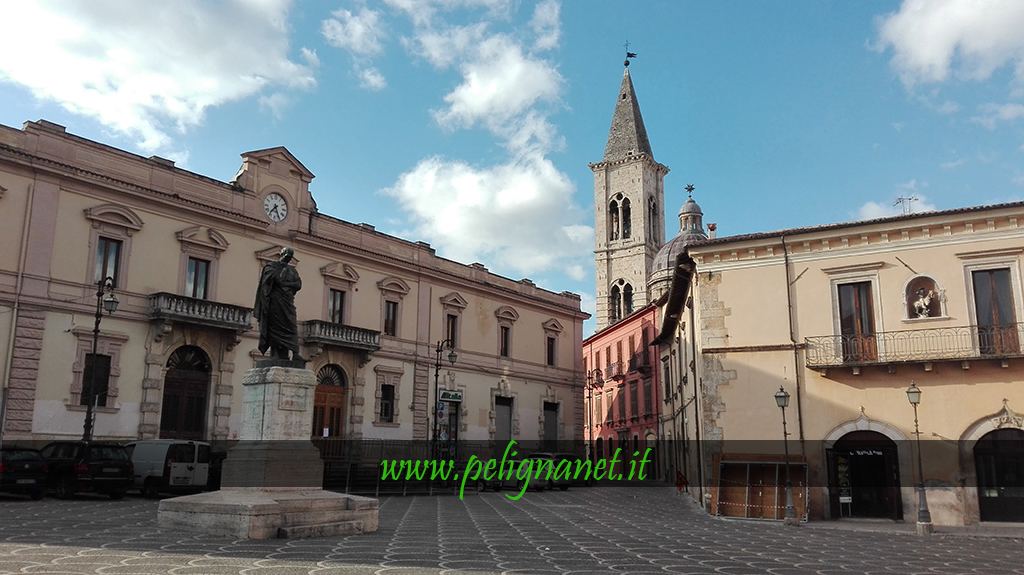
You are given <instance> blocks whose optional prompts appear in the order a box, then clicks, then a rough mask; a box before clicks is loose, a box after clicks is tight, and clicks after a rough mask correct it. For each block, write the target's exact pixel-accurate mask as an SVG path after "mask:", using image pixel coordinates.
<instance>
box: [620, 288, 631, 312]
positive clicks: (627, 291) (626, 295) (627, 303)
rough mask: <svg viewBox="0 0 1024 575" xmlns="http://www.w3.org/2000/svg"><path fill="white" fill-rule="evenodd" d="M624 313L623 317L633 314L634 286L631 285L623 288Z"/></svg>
mask: <svg viewBox="0 0 1024 575" xmlns="http://www.w3.org/2000/svg"><path fill="white" fill-rule="evenodd" d="M622 312H623V315H622V317H626V316H628V315H630V314H632V313H633V286H631V285H629V284H626V287H624V288H622Z"/></svg>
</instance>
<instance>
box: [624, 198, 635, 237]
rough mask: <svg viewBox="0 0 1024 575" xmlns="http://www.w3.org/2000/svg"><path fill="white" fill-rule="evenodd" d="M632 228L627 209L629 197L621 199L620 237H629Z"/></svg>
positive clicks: (630, 215) (630, 216)
mask: <svg viewBox="0 0 1024 575" xmlns="http://www.w3.org/2000/svg"><path fill="white" fill-rule="evenodd" d="M632 230H633V222H632V214H631V213H630V209H629V199H628V198H627V199H624V200H622V239H626V238H628V237H629V235H630V233H631V232H632Z"/></svg>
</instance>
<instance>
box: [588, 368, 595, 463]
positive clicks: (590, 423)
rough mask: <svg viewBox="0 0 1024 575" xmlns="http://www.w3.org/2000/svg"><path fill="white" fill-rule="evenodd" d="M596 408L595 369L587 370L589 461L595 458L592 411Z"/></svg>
mask: <svg viewBox="0 0 1024 575" xmlns="http://www.w3.org/2000/svg"><path fill="white" fill-rule="evenodd" d="M593 410H594V370H590V371H588V372H587V433H588V434H589V435H590V437H589V438H588V441H587V461H593V460H594V456H593V453H594V426H593V421H594V418H593V416H592V415H591V413H590V412H591V411H593Z"/></svg>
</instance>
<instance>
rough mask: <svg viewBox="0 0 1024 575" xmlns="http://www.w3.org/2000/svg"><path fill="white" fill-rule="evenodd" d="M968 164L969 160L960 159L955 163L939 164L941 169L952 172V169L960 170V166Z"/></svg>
mask: <svg viewBox="0 0 1024 575" xmlns="http://www.w3.org/2000/svg"><path fill="white" fill-rule="evenodd" d="M966 163H967V158H960V159H959V160H956V161H953V162H945V163H942V164H939V167H940V168H942V169H943V170H950V169H953V168H959V167H960V166H962V165H964V164H966Z"/></svg>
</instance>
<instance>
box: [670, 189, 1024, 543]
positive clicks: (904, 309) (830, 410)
mask: <svg viewBox="0 0 1024 575" xmlns="http://www.w3.org/2000/svg"><path fill="white" fill-rule="evenodd" d="M1022 254H1024V203H1014V204H1003V205H995V206H982V207H973V208H965V209H957V210H948V211H939V212H927V213H921V214H909V215H904V216H897V217H890V218H883V219H878V220H870V221H864V222H854V223H843V224H834V225H825V226H818V227H812V228H802V229H793V230H783V231H778V232H771V233H761V234H751V235H746V236H735V237H725V238H717V239H707V240H704V241H697V242H694V243H691V244H690V245H688V246H686V249H685V250H683V251H681V252H680V253H679V254H678V256H677V258H676V261H675V262H674V266H673V268H672V269H673V279H672V283H671V287H670V288H669V289H668V290H667V291H666V292H665V294H664V297H663V298H662V299H661V300H660V303H661V305H662V317H661V320H662V326H661V327H662V333H661V336H660V337H659V339H658V341H657V343H658V344H659V345H660V349H661V360H662V364H663V366H664V367H665V371H664V373H665V378H666V380H667V382H668V383H667V385H666V388H667V389H669V388H671V390H673V393H676V394H677V395H678V396H679V397H680V398H681V401H682V403H683V405H684V406H685V409H683V410H682V412H681V413H680V415H679V416H678V421H677V422H676V427H678V428H679V429H681V431H682V433H681V434H680V435H678V436H677V437H678V438H679V439H681V440H682V441H678V442H675V445H674V446H673V450H674V451H675V452H676V460H677V461H679V464H680V465H681V466H683V467H684V468H685V469H686V474H687V476H688V477H690V478H693V479H696V481H692V480H691V485H690V487H689V490H690V491H691V493H692V494H693V496H694V497H695V498H697V499H699V500H700V501H701V502H702V503H704V504H706V505H707V507H708V509H709V511H710V512H712V513H715V514H718V515H723V516H736V517H754V518H768V519H781V518H782V512H783V508H784V501H785V498H784V491H785V489H784V485H785V479H784V478H785V470H786V468H785V465H784V464H783V463H782V462H783V459H784V455H783V444H782V437H783V435H782V434H783V424H782V413H781V411H780V409H779V408H778V407H777V406H776V401H775V398H774V395H775V394H776V393H777V392H778V391H779V389H780V388H782V389H784V390H785V391H786V392H787V393H788V394H789V395H790V403H789V406H788V408H787V410H786V417H787V424H788V431H789V433H790V436H789V443H788V446H789V450H790V454H791V462H792V463H791V465H790V468H789V469H790V472H791V474H792V484H793V486H794V503H795V506H796V508H797V511H798V514H799V515H800V516H802V517H804V518H808V519H811V520H816V519H829V518H839V517H874V518H889V519H893V520H904V521H908V522H913V521H916V520H917V519H918V494H917V492H916V490H915V485H916V484H918V483H919V482H920V481H921V479H920V477H921V476H920V472H919V469H918V467H919V465H918V457H919V453H920V454H921V457H920V461H921V466H922V467H923V477H924V484H925V485H926V495H927V501H928V504H929V507H930V511H931V517H932V520H933V521H934V523H936V524H945V525H961V524H972V523H977V522H979V521H1024V416H1022V415H1021V413H1022V412H1024V353H1022V348H1021V344H1022V343H1024V331H1022V323H1021V321H1022V319H1021V314H1024V290H1022V285H1024V282H1022V275H1021V263H1022V262H1021V260H1022ZM911 384H913V385H914V386H915V387H916V388H919V389H920V391H921V399H920V404H919V405H918V408H917V413H916V418H917V421H916V422H915V410H914V406H913V405H911V403H910V402H909V400H908V394H907V390H908V388H909V387H910V386H911ZM915 423H916V424H917V426H918V427H917V428H915ZM916 429H919V430H920V436H919V439H920V442H918V436H917V435H916V434H915V430H916ZM919 447H920V452H919Z"/></svg>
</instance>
